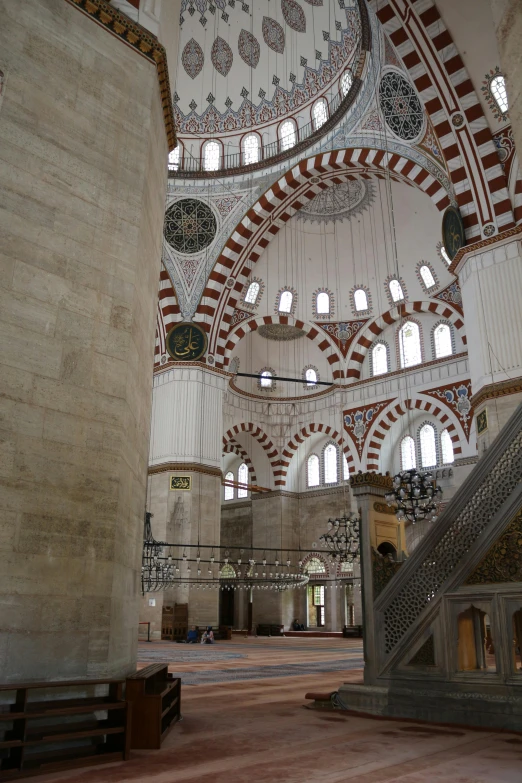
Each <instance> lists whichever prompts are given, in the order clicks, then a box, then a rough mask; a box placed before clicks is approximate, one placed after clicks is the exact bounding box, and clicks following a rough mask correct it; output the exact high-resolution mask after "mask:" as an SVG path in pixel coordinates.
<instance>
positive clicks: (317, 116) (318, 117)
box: [312, 98, 328, 130]
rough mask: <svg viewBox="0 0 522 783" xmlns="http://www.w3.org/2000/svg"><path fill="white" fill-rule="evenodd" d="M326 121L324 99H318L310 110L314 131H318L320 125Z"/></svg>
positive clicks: (326, 112)
mask: <svg viewBox="0 0 522 783" xmlns="http://www.w3.org/2000/svg"><path fill="white" fill-rule="evenodd" d="M327 119H328V109H327V107H326V101H325V100H324V98H320V99H319V100H318V101H316V102H315V103H314V106H313V109H312V120H313V124H314V130H318V129H319V128H320V127H321V125H324V124H325V122H326V120H327Z"/></svg>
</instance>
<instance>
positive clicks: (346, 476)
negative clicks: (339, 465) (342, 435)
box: [343, 454, 350, 481]
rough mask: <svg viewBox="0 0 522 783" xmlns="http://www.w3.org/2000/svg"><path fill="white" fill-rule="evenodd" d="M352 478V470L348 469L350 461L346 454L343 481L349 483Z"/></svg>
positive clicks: (344, 456) (344, 455)
mask: <svg viewBox="0 0 522 783" xmlns="http://www.w3.org/2000/svg"><path fill="white" fill-rule="evenodd" d="M349 478H350V468H349V467H348V460H347V459H346V454H343V480H344V481H348V479H349Z"/></svg>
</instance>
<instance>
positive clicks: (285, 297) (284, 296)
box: [279, 291, 294, 313]
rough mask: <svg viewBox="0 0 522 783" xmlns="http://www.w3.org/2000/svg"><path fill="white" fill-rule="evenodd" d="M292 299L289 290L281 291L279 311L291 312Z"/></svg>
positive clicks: (292, 296)
mask: <svg viewBox="0 0 522 783" xmlns="http://www.w3.org/2000/svg"><path fill="white" fill-rule="evenodd" d="M293 301H294V295H293V293H292V292H291V291H283V292H282V293H281V296H280V297H279V312H280V313H291V312H292V302H293Z"/></svg>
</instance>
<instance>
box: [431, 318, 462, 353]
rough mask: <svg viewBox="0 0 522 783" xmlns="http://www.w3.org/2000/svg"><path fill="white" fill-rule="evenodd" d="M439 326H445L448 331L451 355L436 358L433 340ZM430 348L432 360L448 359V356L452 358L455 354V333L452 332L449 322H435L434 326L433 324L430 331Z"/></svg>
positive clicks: (435, 347) (435, 346)
mask: <svg viewBox="0 0 522 783" xmlns="http://www.w3.org/2000/svg"><path fill="white" fill-rule="evenodd" d="M441 326H447V327H448V329H449V335H450V337H449V339H450V346H451V353H447V354H445V355H444V356H437V341H436V339H435V332H436V331H437V329H439V328H440V327H441ZM431 347H432V351H433V358H434V359H449V358H450V356H454V355H455V354H456V352H457V351H456V348H455V333H454V330H453V324H452V323H451V321H446V320H443V321H437V323H436V324H434V326H433V328H432V330H431Z"/></svg>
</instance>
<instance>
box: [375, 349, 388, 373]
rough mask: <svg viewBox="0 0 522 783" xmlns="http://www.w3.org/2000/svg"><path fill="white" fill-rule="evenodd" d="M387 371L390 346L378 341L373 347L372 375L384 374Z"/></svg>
mask: <svg viewBox="0 0 522 783" xmlns="http://www.w3.org/2000/svg"><path fill="white" fill-rule="evenodd" d="M385 372H388V347H387V346H386V345H384V343H377V345H374V346H373V348H372V376H373V375H384V373H385Z"/></svg>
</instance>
